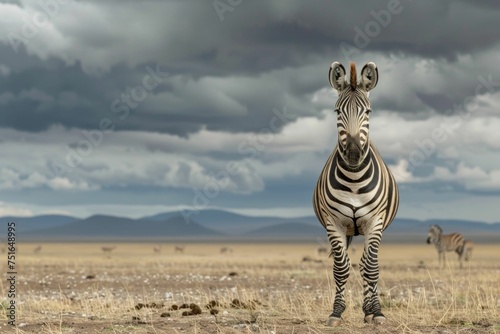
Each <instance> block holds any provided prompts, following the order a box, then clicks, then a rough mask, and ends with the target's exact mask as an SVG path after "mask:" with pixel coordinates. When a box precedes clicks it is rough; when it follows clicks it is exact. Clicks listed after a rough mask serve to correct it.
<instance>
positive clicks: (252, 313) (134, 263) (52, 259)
mask: <svg viewBox="0 0 500 334" xmlns="http://www.w3.org/2000/svg"><path fill="white" fill-rule="evenodd" d="M361 241H362V239H361ZM36 246H37V245H34V244H20V245H19V253H18V256H17V266H18V273H19V274H18V277H17V304H18V309H17V314H16V322H17V325H18V326H17V328H12V327H11V326H8V325H7V318H6V315H5V312H2V313H1V314H0V321H1V328H0V332H1V333H10V332H12V333H75V334H76V333H370V334H373V333H435V334H438V333H440V334H445V333H446V334H448V333H500V316H499V310H500V284H499V283H500V261H499V259H500V246H499V245H481V244H478V245H477V246H476V249H475V252H474V255H473V259H472V261H471V262H470V264H467V265H466V268H465V269H463V270H460V269H458V268H457V267H458V265H457V260H456V258H455V256H454V254H451V253H450V254H449V255H448V258H449V263H448V266H447V268H446V269H444V270H439V269H438V268H437V255H436V253H435V250H434V248H433V247H431V246H428V245H392V244H384V245H382V247H381V250H380V264H381V275H380V276H381V278H380V296H381V301H382V305H383V312H384V313H385V315H386V316H387V318H388V321H387V322H386V323H385V324H384V325H383V326H378V327H375V326H373V325H365V324H363V314H362V311H361V302H362V281H361V278H360V275H359V270H358V268H357V265H356V264H357V263H358V262H359V258H360V256H361V247H362V246H360V245H359V244H354V246H355V248H356V252H355V253H354V254H353V253H352V250H351V253H350V255H351V258H352V263H353V268H352V270H351V276H350V278H349V281H348V285H347V292H346V301H347V309H346V311H345V313H344V315H343V318H344V323H343V324H342V326H341V327H338V328H329V327H326V326H325V323H326V319H327V317H328V315H329V313H330V311H331V304H332V296H333V290H334V288H333V279H332V272H331V267H332V264H331V259H329V258H328V257H327V255H324V254H322V255H318V254H316V249H317V247H318V244H317V243H310V244H285V243H278V244H266V243H261V244H245V243H241V244H231V245H228V244H201V243H195V244H185V246H186V247H185V250H184V252H183V253H180V252H177V253H175V251H174V245H173V244H163V245H162V246H163V247H162V248H161V252H159V247H157V245H154V244H137V243H129V244H127V243H116V244H114V246H116V249H114V250H113V251H112V252H111V254H103V252H102V251H101V246H103V245H102V244H93V243H75V244H56V243H52V244H48V243H47V244H42V248H41V251H40V252H39V253H38V254H34V253H33V249H34V248H35V247H36ZM222 247H230V248H231V249H232V250H233V252H232V253H226V254H221V252H220V250H221V248H222ZM155 248H156V250H155ZM3 262H5V261H3ZM6 271H7V270H6V266H5V264H3V267H2V283H1V284H0V288H2V292H3V293H2V305H6V303H7V302H8V301H9V300H8V299H7V297H6V291H7V290H8V287H7V284H6V279H7V276H6Z"/></svg>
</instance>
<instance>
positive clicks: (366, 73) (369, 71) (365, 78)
mask: <svg viewBox="0 0 500 334" xmlns="http://www.w3.org/2000/svg"><path fill="white" fill-rule="evenodd" d="M377 82H378V70H377V65H375V64H374V63H368V64H366V65H365V66H363V69H362V70H361V83H360V86H361V88H363V89H364V90H365V91H366V92H369V91H371V90H372V89H373V88H375V86H377Z"/></svg>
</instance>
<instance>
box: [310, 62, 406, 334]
mask: <svg viewBox="0 0 500 334" xmlns="http://www.w3.org/2000/svg"><path fill="white" fill-rule="evenodd" d="M350 72H351V73H350V74H351V75H350V82H347V80H346V71H345V69H344V66H342V65H341V64H340V63H338V62H334V63H333V64H332V65H331V66H330V72H329V79H330V85H331V86H332V87H333V88H334V89H335V90H336V91H337V92H338V95H339V96H338V100H337V103H336V105H335V111H336V112H337V129H338V144H337V146H336V147H335V148H334V150H333V152H332V153H331V155H330V157H329V158H328V160H327V161H326V164H325V166H324V168H323V170H322V172H321V175H320V176H319V179H318V182H317V184H316V188H315V190H314V195H313V206H314V211H315V213H316V216H317V217H318V220H319V221H320V222H321V224H322V225H323V226H324V227H325V229H326V231H327V234H328V239H329V241H330V244H331V247H332V255H333V262H334V264H333V276H334V280H335V286H336V289H335V301H334V303H333V312H332V314H331V315H330V316H329V318H328V325H329V326H339V325H340V324H341V323H342V318H341V315H342V313H343V312H344V310H345V307H346V305H345V300H344V293H345V284H346V281H347V279H348V277H349V270H350V267H351V265H350V259H349V256H348V254H347V249H348V248H349V244H350V243H351V241H352V239H353V237H354V236H357V235H364V236H365V243H364V250H363V255H362V257H361V260H360V272H361V276H362V278H363V281H364V284H363V290H364V293H363V295H364V301H363V307H362V309H363V312H364V315H365V317H364V321H365V322H366V323H374V324H382V323H383V322H385V316H384V315H383V314H382V312H381V306H380V301H379V298H378V279H379V265H378V249H379V245H380V241H381V237H382V232H383V231H384V230H385V229H386V228H387V226H389V224H390V223H391V222H392V220H393V219H394V216H395V215H396V212H397V209H398V206H399V193H398V188H397V185H396V181H395V179H394V177H393V175H392V174H391V172H390V171H389V168H388V167H387V165H386V164H385V163H384V161H383V160H382V157H381V156H380V154H379V152H378V151H377V149H376V148H375V146H374V144H373V143H372V142H371V141H370V140H369V137H368V128H369V114H370V111H371V107H370V100H369V99H368V94H369V92H370V91H371V90H372V89H373V88H375V86H376V85H377V82H378V70H377V66H376V65H375V64H374V63H368V64H366V65H365V66H364V67H363V69H362V70H361V80H360V82H359V83H358V82H357V78H356V66H355V64H354V63H351V68H350Z"/></svg>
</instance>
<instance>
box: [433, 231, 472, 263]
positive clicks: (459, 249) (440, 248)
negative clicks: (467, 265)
mask: <svg viewBox="0 0 500 334" xmlns="http://www.w3.org/2000/svg"><path fill="white" fill-rule="evenodd" d="M427 243H428V244H434V245H435V246H436V250H437V252H438V258H439V267H440V268H442V267H443V266H444V265H445V261H446V252H456V253H457V254H458V260H459V262H460V268H462V267H463V265H462V258H463V255H464V243H465V238H464V236H463V235H461V234H460V233H451V234H443V229H442V228H441V227H440V226H439V225H432V226H431V227H430V229H429V235H428V237H427ZM471 251H472V250H471ZM469 256H470V255H469Z"/></svg>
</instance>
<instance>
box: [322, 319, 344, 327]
mask: <svg viewBox="0 0 500 334" xmlns="http://www.w3.org/2000/svg"><path fill="white" fill-rule="evenodd" d="M342 322H343V320H342V318H337V317H329V318H328V321H327V322H326V325H327V326H330V327H338V326H340V325H341V324H342Z"/></svg>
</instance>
